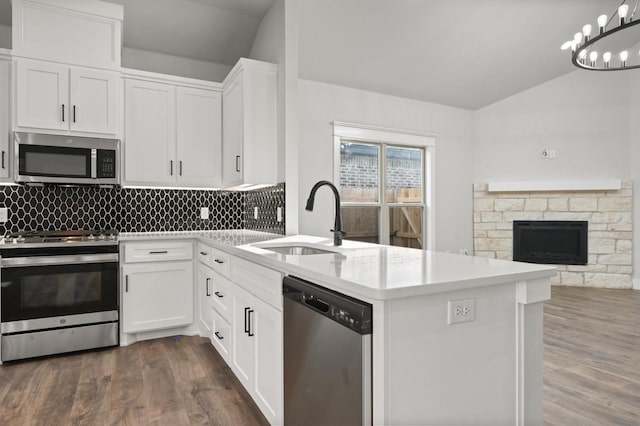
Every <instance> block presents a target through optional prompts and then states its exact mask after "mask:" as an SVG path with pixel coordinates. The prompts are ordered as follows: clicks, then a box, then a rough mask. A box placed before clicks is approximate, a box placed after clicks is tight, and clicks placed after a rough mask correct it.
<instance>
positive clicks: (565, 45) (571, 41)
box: [560, 40, 573, 50]
mask: <svg viewBox="0 0 640 426" xmlns="http://www.w3.org/2000/svg"><path fill="white" fill-rule="evenodd" d="M572 44H573V40H569V41H565V42H564V43H562V46H560V49H561V50H567V49H568V48H570V47H571V45H572Z"/></svg>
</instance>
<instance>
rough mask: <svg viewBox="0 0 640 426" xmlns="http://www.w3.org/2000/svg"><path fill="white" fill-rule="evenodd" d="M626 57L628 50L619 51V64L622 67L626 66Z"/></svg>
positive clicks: (627, 56)
mask: <svg viewBox="0 0 640 426" xmlns="http://www.w3.org/2000/svg"><path fill="white" fill-rule="evenodd" d="M627 58H629V52H627V51H626V50H623V51H622V52H620V65H622V66H623V67H626V66H627Z"/></svg>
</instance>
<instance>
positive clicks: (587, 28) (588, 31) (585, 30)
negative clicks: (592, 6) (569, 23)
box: [582, 24, 591, 42]
mask: <svg viewBox="0 0 640 426" xmlns="http://www.w3.org/2000/svg"><path fill="white" fill-rule="evenodd" d="M582 34H584V41H585V42H587V41H589V37H590V36H591V25H589V24H587V25H585V26H584V27H582Z"/></svg>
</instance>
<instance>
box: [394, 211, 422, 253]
mask: <svg viewBox="0 0 640 426" xmlns="http://www.w3.org/2000/svg"><path fill="white" fill-rule="evenodd" d="M389 230H390V231H391V237H390V238H389V244H391V245H392V246H399V247H410V248H418V249H421V248H423V241H422V207H390V208H389Z"/></svg>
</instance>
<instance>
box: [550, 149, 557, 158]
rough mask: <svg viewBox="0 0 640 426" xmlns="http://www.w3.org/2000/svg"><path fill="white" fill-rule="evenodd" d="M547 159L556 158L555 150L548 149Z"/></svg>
mask: <svg viewBox="0 0 640 426" xmlns="http://www.w3.org/2000/svg"><path fill="white" fill-rule="evenodd" d="M549 158H556V150H555V149H550V150H549Z"/></svg>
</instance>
